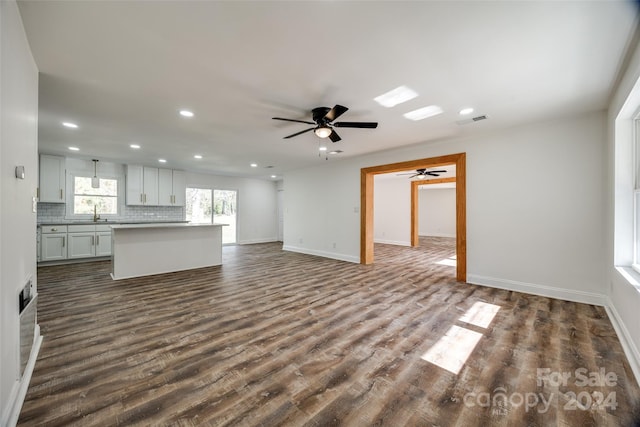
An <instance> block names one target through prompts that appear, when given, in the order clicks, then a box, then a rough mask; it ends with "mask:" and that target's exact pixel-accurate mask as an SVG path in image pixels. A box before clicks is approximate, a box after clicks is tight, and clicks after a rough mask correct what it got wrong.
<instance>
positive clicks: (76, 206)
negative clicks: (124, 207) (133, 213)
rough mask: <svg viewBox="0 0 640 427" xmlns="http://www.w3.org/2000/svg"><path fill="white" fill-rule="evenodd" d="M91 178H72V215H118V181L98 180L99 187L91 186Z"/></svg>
mask: <svg viewBox="0 0 640 427" xmlns="http://www.w3.org/2000/svg"><path fill="white" fill-rule="evenodd" d="M91 180H92V177H90V176H74V177H73V215H93V213H94V209H95V212H97V214H98V215H117V214H118V180H117V179H111V178H100V186H99V187H97V188H94V187H93V186H92V185H91Z"/></svg>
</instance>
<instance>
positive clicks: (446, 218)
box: [418, 185, 456, 237]
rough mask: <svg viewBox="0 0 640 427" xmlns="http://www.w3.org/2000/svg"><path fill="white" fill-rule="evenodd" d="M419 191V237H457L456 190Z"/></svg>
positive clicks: (435, 189)
mask: <svg viewBox="0 0 640 427" xmlns="http://www.w3.org/2000/svg"><path fill="white" fill-rule="evenodd" d="M425 187H427V188H421V189H420V190H418V235H419V236H436V237H456V189H455V188H429V186H428V185H427V186H425Z"/></svg>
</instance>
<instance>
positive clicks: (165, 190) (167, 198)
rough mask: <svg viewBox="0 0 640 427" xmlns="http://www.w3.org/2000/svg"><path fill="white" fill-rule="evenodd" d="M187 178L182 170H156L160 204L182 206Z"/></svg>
mask: <svg viewBox="0 0 640 427" xmlns="http://www.w3.org/2000/svg"><path fill="white" fill-rule="evenodd" d="M186 190H187V179H186V175H185V173H184V172H183V171H178V170H171V169H159V170H158V199H159V204H160V205H161V206H184V202H185V192H186Z"/></svg>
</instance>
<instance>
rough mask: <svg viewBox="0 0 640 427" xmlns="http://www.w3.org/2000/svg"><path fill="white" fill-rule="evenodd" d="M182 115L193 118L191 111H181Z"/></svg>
mask: <svg viewBox="0 0 640 427" xmlns="http://www.w3.org/2000/svg"><path fill="white" fill-rule="evenodd" d="M180 115H181V116H183V117H193V112H191V111H189V110H180Z"/></svg>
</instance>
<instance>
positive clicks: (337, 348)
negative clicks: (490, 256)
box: [19, 238, 640, 427]
mask: <svg viewBox="0 0 640 427" xmlns="http://www.w3.org/2000/svg"><path fill="white" fill-rule="evenodd" d="M454 251H455V246H454V241H453V239H446V238H428V239H427V238H422V239H421V245H420V247H419V248H404V247H396V246H390V245H376V263H375V264H374V265H370V266H362V265H357V264H351V263H346V262H341V261H335V260H330V259H324V258H318V257H313V256H308V255H303V254H296V253H290V252H283V251H282V250H281V245H280V244H276V243H269V244H259V245H247V246H233V247H225V248H224V251H223V262H224V264H223V265H222V266H219V267H211V268H204V269H198V270H191V271H185V272H178V273H170V274H163V275H157V276H150V277H145V278H138V279H127V280H121V281H112V280H111V278H110V277H109V271H110V262H108V261H102V262H92V263H84V264H75V265H63V266H49V267H42V268H39V269H38V287H39V292H40V296H39V323H40V325H41V332H42V334H43V336H44V342H43V345H42V348H41V351H40V354H39V357H38V361H37V363H36V367H35V371H34V373H33V378H32V380H31V384H30V387H29V391H28V394H27V397H26V401H25V403H24V406H23V409H22V412H21V415H20V420H19V425H20V426H67V425H73V426H137V425H140V426H149V425H153V426H165V425H166V426H196V425H202V426H206V425H212V426H274V425H287V426H328V425H344V426H394V427H395V426H403V425H407V426H459V427H469V426H580V427H586V426H635V425H640V389H639V387H638V384H637V383H636V381H635V379H634V377H633V374H632V372H631V369H630V367H629V364H628V362H627V360H626V358H625V356H624V353H623V351H622V348H621V346H620V342H619V341H618V339H617V337H616V334H615V332H614V330H613V328H612V326H611V323H610V321H609V319H608V317H607V314H606V312H605V310H604V309H603V308H602V307H597V306H592V305H586V304H577V303H571V302H565V301H560V300H555V299H550V298H543V297H538V296H532V295H527V294H522V293H517V292H510V291H504V290H498V289H491V288H485V287H481V286H474V285H469V284H464V283H457V282H456V281H455V279H454V277H455V268H454V267H452V266H451V263H452V262H453V260H452V257H453V256H454ZM464 345H467V346H466V347H464ZM467 355H468V357H467ZM425 359H426V360H425ZM441 366H444V367H445V368H446V369H445V368H443V367H441ZM458 369H459V371H458ZM456 372H457V373H456ZM601 373H605V374H606V375H601ZM563 375H564V377H563ZM567 375H568V376H567ZM601 377H602V378H601ZM563 378H564V380H563ZM573 397H575V399H573Z"/></svg>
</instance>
